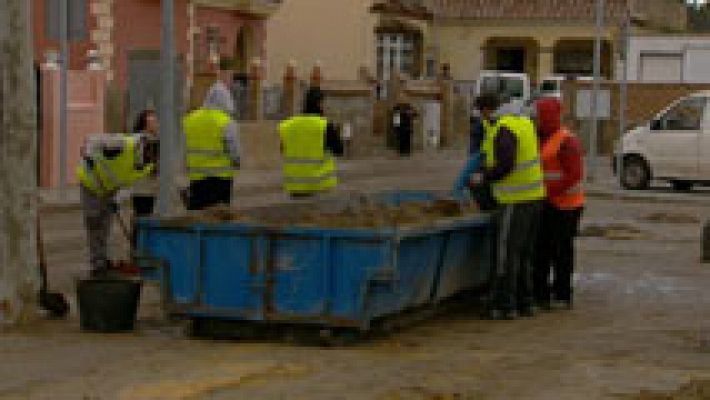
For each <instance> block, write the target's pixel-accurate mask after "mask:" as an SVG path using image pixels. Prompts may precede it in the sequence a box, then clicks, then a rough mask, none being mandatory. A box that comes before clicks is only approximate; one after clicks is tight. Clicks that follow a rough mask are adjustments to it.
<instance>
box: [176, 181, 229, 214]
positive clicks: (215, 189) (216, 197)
mask: <svg viewBox="0 0 710 400" xmlns="http://www.w3.org/2000/svg"><path fill="white" fill-rule="evenodd" d="M231 200H232V179H229V178H205V179H201V180H199V181H191V182H190V188H189V189H188V193H187V209H188V210H204V209H205V208H208V207H212V206H216V205H220V204H221V205H229V204H230V202H231Z"/></svg>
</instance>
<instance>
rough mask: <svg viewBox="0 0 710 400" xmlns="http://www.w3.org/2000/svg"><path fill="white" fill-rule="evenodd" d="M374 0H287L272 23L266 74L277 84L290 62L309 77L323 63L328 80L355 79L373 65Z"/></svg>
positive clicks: (270, 21)
mask: <svg viewBox="0 0 710 400" xmlns="http://www.w3.org/2000/svg"><path fill="white" fill-rule="evenodd" d="M371 3H372V2H371V0H284V1H283V4H282V6H281V8H280V9H279V10H278V11H277V12H276V13H275V14H274V15H273V16H272V17H271V19H270V20H269V21H268V22H267V27H266V31H267V32H269V34H268V35H267V38H266V54H267V60H266V74H267V80H268V82H269V83H278V82H279V81H280V80H281V78H282V76H283V73H284V71H285V69H286V66H287V65H288V63H289V62H290V61H293V62H294V63H295V64H296V67H297V69H298V70H299V75H301V76H304V74H305V75H307V74H308V71H310V69H311V68H312V67H313V65H314V64H315V63H316V62H320V63H321V65H322V67H323V71H324V73H325V74H326V77H327V78H328V79H338V80H351V79H356V78H357V76H358V70H359V68H360V67H361V66H373V65H374V57H375V26H376V24H377V16H376V15H374V14H372V13H371V12H370V7H371V5H372V4H371Z"/></svg>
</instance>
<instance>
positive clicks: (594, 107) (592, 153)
mask: <svg viewBox="0 0 710 400" xmlns="http://www.w3.org/2000/svg"><path fill="white" fill-rule="evenodd" d="M603 34H604V0H597V7H596V34H595V35H594V36H595V37H594V84H593V87H592V96H591V97H592V99H591V100H592V104H591V125H592V131H591V138H590V145H589V147H591V148H590V149H589V174H588V177H589V180H590V181H592V182H593V181H594V180H595V179H596V177H597V153H598V148H597V147H598V143H599V109H598V103H599V90H600V79H601V58H602V36H603Z"/></svg>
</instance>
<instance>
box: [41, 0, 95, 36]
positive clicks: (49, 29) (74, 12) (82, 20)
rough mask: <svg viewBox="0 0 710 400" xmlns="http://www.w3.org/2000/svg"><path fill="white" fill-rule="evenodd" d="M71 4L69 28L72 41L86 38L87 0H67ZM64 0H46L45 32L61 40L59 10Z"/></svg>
mask: <svg viewBox="0 0 710 400" xmlns="http://www.w3.org/2000/svg"><path fill="white" fill-rule="evenodd" d="M66 1H67V3H68V5H69V10H68V19H69V21H67V29H68V32H67V33H68V36H69V40H70V41H78V40H86V38H87V36H88V29H87V24H86V0H66ZM63 2H64V0H45V28H46V30H45V34H46V35H47V39H49V40H59V12H60V7H61V6H62V4H63Z"/></svg>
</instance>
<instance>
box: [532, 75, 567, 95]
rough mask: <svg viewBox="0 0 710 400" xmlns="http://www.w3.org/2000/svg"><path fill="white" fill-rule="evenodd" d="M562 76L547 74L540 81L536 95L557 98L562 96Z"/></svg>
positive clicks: (563, 78) (563, 79)
mask: <svg viewBox="0 0 710 400" xmlns="http://www.w3.org/2000/svg"><path fill="white" fill-rule="evenodd" d="M565 79H566V78H565V77H564V76H548V77H547V78H545V79H543V80H542V82H540V86H539V88H538V93H537V97H538V98H545V97H554V98H557V99H561V98H562V82H564V81H565Z"/></svg>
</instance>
